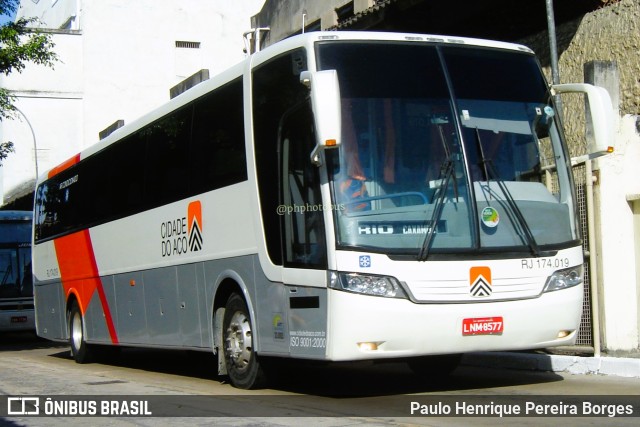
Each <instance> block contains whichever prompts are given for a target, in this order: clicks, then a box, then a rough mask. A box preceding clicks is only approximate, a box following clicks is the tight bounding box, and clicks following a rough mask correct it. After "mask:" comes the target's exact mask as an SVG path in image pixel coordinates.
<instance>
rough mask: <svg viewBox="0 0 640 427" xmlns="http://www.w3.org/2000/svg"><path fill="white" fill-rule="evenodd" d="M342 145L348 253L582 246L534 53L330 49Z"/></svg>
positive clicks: (339, 169) (322, 48) (339, 186)
mask: <svg viewBox="0 0 640 427" xmlns="http://www.w3.org/2000/svg"><path fill="white" fill-rule="evenodd" d="M316 50H317V55H318V64H319V68H320V69H323V70H328V69H335V70H337V72H338V78H339V82H340V93H341V97H342V144H341V146H340V148H339V149H337V150H327V151H326V156H327V164H328V169H329V181H330V185H331V189H332V197H333V203H335V204H336V205H338V206H340V207H341V209H335V210H334V215H335V219H336V227H335V228H336V241H337V245H338V247H339V248H343V249H359V248H362V249H365V250H368V251H373V252H376V251H377V252H384V253H397V254H407V255H416V256H417V257H418V259H427V257H428V256H429V255H431V254H436V253H460V252H480V253H486V252H501V251H511V252H517V253H521V252H523V253H529V254H534V255H536V254H538V253H539V251H540V250H545V249H549V250H550V249H559V248H563V247H569V246H571V245H574V244H575V242H576V240H577V239H578V232H577V229H576V226H575V210H574V206H573V203H574V202H573V200H574V196H573V186H572V182H571V174H570V171H569V169H568V167H567V164H568V159H567V156H566V149H565V148H564V144H563V141H562V134H561V131H560V129H559V127H558V125H557V123H556V120H557V115H556V114H555V107H554V105H553V104H552V101H551V97H550V94H549V91H548V88H547V85H546V83H545V81H544V78H543V76H542V74H541V72H540V68H539V65H538V63H537V61H536V60H535V58H534V56H533V55H532V54H531V53H528V52H520V51H509V50H502V49H490V48H477V47H474V48H473V49H469V48H467V47H465V46H458V45H446V44H439V45H421V44H420V45H419V44H412V43H397V42H395V43H391V42H375V43H372V42H339V41H335V42H322V43H319V44H318V45H317V48H316Z"/></svg>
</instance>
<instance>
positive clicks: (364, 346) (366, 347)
mask: <svg viewBox="0 0 640 427" xmlns="http://www.w3.org/2000/svg"><path fill="white" fill-rule="evenodd" d="M381 344H382V343H381V342H359V343H358V348H359V349H360V350H361V351H376V350H377V349H378V346H379V345H381Z"/></svg>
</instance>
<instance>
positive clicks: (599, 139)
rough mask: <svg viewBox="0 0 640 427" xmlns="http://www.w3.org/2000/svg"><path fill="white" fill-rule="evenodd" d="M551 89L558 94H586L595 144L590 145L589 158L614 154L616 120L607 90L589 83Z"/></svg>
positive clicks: (557, 86)
mask: <svg viewBox="0 0 640 427" xmlns="http://www.w3.org/2000/svg"><path fill="white" fill-rule="evenodd" d="M551 89H552V90H553V91H554V92H555V93H558V94H562V93H584V94H585V95H587V100H588V101H589V113H590V115H591V118H590V120H591V124H592V126H593V142H592V143H591V144H590V145H589V153H588V157H589V158H595V157H599V156H603V155H605V154H608V153H613V139H614V136H613V129H614V125H615V120H614V116H613V106H612V104H611V97H610V96H609V92H607V90H606V89H604V88H601V87H599V86H593V85H590V84H587V83H568V84H558V85H552V86H551Z"/></svg>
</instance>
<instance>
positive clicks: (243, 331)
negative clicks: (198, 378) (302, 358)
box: [223, 293, 266, 389]
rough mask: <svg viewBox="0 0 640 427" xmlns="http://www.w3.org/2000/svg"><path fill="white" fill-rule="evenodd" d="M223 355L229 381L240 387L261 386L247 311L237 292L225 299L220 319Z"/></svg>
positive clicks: (264, 380) (263, 375) (262, 382)
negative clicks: (222, 316) (221, 322)
mask: <svg viewBox="0 0 640 427" xmlns="http://www.w3.org/2000/svg"><path fill="white" fill-rule="evenodd" d="M223 334H224V337H223V338H224V344H223V347H224V357H225V362H226V365H227V373H228V375H229V379H230V380H231V384H232V385H233V386H234V387H237V388H241V389H252V388H260V387H263V386H264V385H265V383H266V376H265V373H264V371H263V369H262V367H261V366H260V363H259V362H258V357H257V355H256V353H255V350H254V345H255V342H254V339H253V329H252V325H251V318H250V317H249V310H248V309H247V304H246V303H245V301H244V299H243V298H242V297H241V296H240V295H238V294H237V293H233V294H231V296H230V297H229V299H228V300H227V304H226V306H225V312H224V320H223Z"/></svg>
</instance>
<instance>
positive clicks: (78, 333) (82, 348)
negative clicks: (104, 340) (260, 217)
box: [69, 302, 93, 363]
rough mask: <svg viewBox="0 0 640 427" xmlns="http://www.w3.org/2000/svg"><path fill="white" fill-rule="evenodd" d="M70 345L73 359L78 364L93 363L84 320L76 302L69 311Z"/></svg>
mask: <svg viewBox="0 0 640 427" xmlns="http://www.w3.org/2000/svg"><path fill="white" fill-rule="evenodd" d="M69 345H70V346H71V357H73V360H75V361H76V363H88V362H90V361H91V359H92V356H93V352H92V348H91V346H90V345H89V344H87V342H86V340H85V336H84V319H83V317H82V313H81V312H80V307H79V306H78V303H76V302H74V303H73V304H72V305H71V309H70V310H69Z"/></svg>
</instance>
